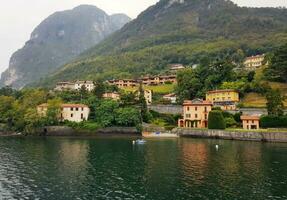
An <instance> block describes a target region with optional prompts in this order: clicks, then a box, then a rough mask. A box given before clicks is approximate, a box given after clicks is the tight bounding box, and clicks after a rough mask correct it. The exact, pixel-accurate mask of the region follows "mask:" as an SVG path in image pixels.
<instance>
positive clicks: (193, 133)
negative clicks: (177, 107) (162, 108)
mask: <svg viewBox="0 0 287 200" xmlns="http://www.w3.org/2000/svg"><path fill="white" fill-rule="evenodd" d="M172 132H174V133H176V134H178V135H179V136H181V137H203V138H217V139H229V140H248V141H264V142H287V132H266V131H227V130H200V129H185V128H176V129H174V130H173V131H172Z"/></svg>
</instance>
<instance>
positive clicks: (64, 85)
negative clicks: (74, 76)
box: [54, 81, 95, 92]
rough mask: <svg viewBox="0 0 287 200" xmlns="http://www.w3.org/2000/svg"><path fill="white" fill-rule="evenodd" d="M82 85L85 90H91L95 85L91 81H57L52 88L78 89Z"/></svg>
mask: <svg viewBox="0 0 287 200" xmlns="http://www.w3.org/2000/svg"><path fill="white" fill-rule="evenodd" d="M82 87H85V89H86V90H87V91H89V92H91V91H92V90H93V89H94V88H95V85H94V82H93V81H76V82H68V81H67V82H58V83H57V85H56V87H55V89H54V90H55V91H66V90H80V89H81V88H82Z"/></svg>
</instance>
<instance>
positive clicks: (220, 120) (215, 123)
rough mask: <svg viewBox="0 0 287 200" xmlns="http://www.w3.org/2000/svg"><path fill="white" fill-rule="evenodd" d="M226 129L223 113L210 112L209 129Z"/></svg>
mask: <svg viewBox="0 0 287 200" xmlns="http://www.w3.org/2000/svg"><path fill="white" fill-rule="evenodd" d="M225 128H226V125H225V121H224V117H223V114H222V111H219V110H212V111H210V112H209V116H208V129H220V130H224V129H225Z"/></svg>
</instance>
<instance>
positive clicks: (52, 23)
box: [0, 5, 130, 88]
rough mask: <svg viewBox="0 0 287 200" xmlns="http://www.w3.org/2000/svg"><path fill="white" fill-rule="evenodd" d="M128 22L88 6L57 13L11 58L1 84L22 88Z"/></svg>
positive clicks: (119, 16)
mask: <svg viewBox="0 0 287 200" xmlns="http://www.w3.org/2000/svg"><path fill="white" fill-rule="evenodd" d="M129 21H130V18H129V17H128V16H126V15H124V14H116V15H111V16H109V15H107V14H106V13H105V12H104V11H102V10H100V9H99V8H97V7H95V6H89V5H82V6H79V7H76V8H74V9H73V10H68V11H63V12H56V13H54V14H53V15H51V16H49V17H48V18H47V19H45V20H44V21H43V22H42V23H41V24H40V25H39V26H38V27H36V29H35V30H34V31H33V32H32V34H31V37H30V40H29V41H27V42H26V44H25V46H24V47H23V48H22V49H20V50H18V51H17V52H15V53H14V54H13V55H12V57H11V59H10V64H9V68H8V69H7V70H6V71H5V72H4V73H3V74H2V75H1V79H0V85H2V86H3V85H11V86H12V87H14V88H21V87H23V86H25V85H26V84H29V83H30V82H34V81H37V80H39V79H41V78H43V77H45V76H46V75H47V74H50V73H52V72H53V71H54V70H55V69H57V68H58V67H59V66H61V65H63V64H65V63H66V62H68V61H71V60H72V59H74V58H75V57H77V56H78V55H79V54H80V53H82V52H83V51H85V50H87V49H88V48H90V47H92V46H94V45H96V44H97V43H99V42H100V41H102V40H103V39H105V38H106V37H107V36H109V35H110V34H111V33H113V32H114V31H116V30H118V29H120V28H121V27H122V26H123V25H124V24H126V23H127V22H129ZM19 34H20V33H19Z"/></svg>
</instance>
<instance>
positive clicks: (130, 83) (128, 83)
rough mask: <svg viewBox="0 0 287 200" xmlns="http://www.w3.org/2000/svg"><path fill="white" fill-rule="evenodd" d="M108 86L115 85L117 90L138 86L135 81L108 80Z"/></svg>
mask: <svg viewBox="0 0 287 200" xmlns="http://www.w3.org/2000/svg"><path fill="white" fill-rule="evenodd" d="M108 83H109V84H110V85H116V86H118V87H119V88H123V87H137V86H138V85H139V84H138V82H137V80H133V79H118V80H110V81H108Z"/></svg>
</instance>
